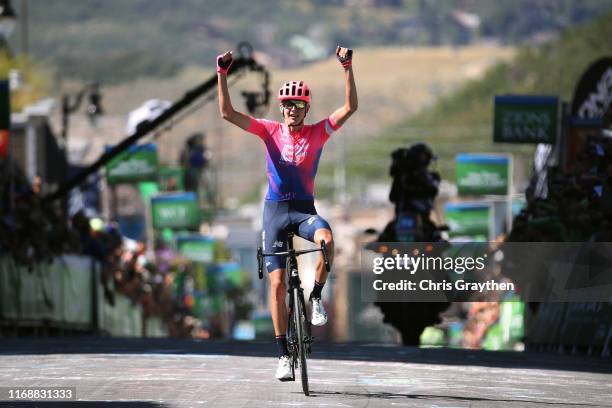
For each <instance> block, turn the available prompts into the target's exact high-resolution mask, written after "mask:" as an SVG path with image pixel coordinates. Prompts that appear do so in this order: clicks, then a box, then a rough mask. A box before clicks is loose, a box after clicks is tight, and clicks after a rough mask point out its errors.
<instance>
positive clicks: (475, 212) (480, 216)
mask: <svg viewBox="0 0 612 408" xmlns="http://www.w3.org/2000/svg"><path fill="white" fill-rule="evenodd" d="M444 213H445V214H446V224H447V225H448V226H449V236H450V237H451V238H454V237H466V238H469V239H471V240H472V241H487V240H488V238H489V231H490V225H491V218H492V213H491V205H490V204H489V203H460V204H446V205H445V207H444Z"/></svg>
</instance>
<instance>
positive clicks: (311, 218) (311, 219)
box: [306, 216, 317, 225]
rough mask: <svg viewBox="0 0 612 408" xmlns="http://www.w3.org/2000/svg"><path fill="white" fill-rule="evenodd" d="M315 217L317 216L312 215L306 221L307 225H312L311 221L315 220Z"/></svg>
mask: <svg viewBox="0 0 612 408" xmlns="http://www.w3.org/2000/svg"><path fill="white" fill-rule="evenodd" d="M316 219H317V217H315V216H312V217H310V218H309V219H308V221H306V223H308V225H312V223H313V222H315V220H316Z"/></svg>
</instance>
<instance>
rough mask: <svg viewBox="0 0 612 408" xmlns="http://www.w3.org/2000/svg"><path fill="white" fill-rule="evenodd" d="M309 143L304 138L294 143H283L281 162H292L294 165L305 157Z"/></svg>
mask: <svg viewBox="0 0 612 408" xmlns="http://www.w3.org/2000/svg"><path fill="white" fill-rule="evenodd" d="M308 146H309V144H308V143H306V141H305V140H304V139H302V140H300V141H297V142H295V144H294V143H285V144H284V145H283V150H282V151H281V162H285V163H293V164H295V165H296V166H297V165H299V164H301V163H302V162H303V161H304V159H305V158H306V153H307V151H308Z"/></svg>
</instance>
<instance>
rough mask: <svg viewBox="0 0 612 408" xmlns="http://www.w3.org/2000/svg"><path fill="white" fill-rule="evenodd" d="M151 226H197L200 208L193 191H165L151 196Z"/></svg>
mask: <svg viewBox="0 0 612 408" xmlns="http://www.w3.org/2000/svg"><path fill="white" fill-rule="evenodd" d="M151 211H152V214H153V217H152V218H153V228H157V229H161V228H198V227H199V226H200V208H199V207H198V198H197V196H196V194H195V193H191V192H190V193H167V194H160V195H157V196H154V197H151Z"/></svg>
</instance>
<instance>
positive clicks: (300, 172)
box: [247, 117, 340, 201]
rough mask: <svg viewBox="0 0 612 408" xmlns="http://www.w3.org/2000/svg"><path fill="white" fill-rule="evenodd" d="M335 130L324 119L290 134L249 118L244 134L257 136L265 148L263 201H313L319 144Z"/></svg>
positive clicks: (284, 127) (278, 125)
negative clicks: (266, 177)
mask: <svg viewBox="0 0 612 408" xmlns="http://www.w3.org/2000/svg"><path fill="white" fill-rule="evenodd" d="M339 128H340V126H337V125H336V124H335V123H333V122H332V120H331V118H327V119H324V120H322V121H320V122H318V123H316V124H314V125H304V126H303V127H302V129H301V130H300V131H298V132H290V131H289V128H288V127H287V125H285V124H284V123H280V122H275V121H272V120H266V119H255V118H253V117H251V124H250V125H249V128H248V129H247V132H250V133H253V134H254V135H257V136H259V138H260V139H261V140H263V142H264V143H265V145H266V162H267V163H266V173H267V175H268V194H267V195H266V200H271V201H287V200H313V199H314V179H315V176H316V174H317V168H318V166H319V159H320V158H321V152H322V151H323V145H324V144H325V142H327V140H328V139H329V137H330V136H331V134H332V133H333V132H334V131H336V130H338V129H339Z"/></svg>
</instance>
